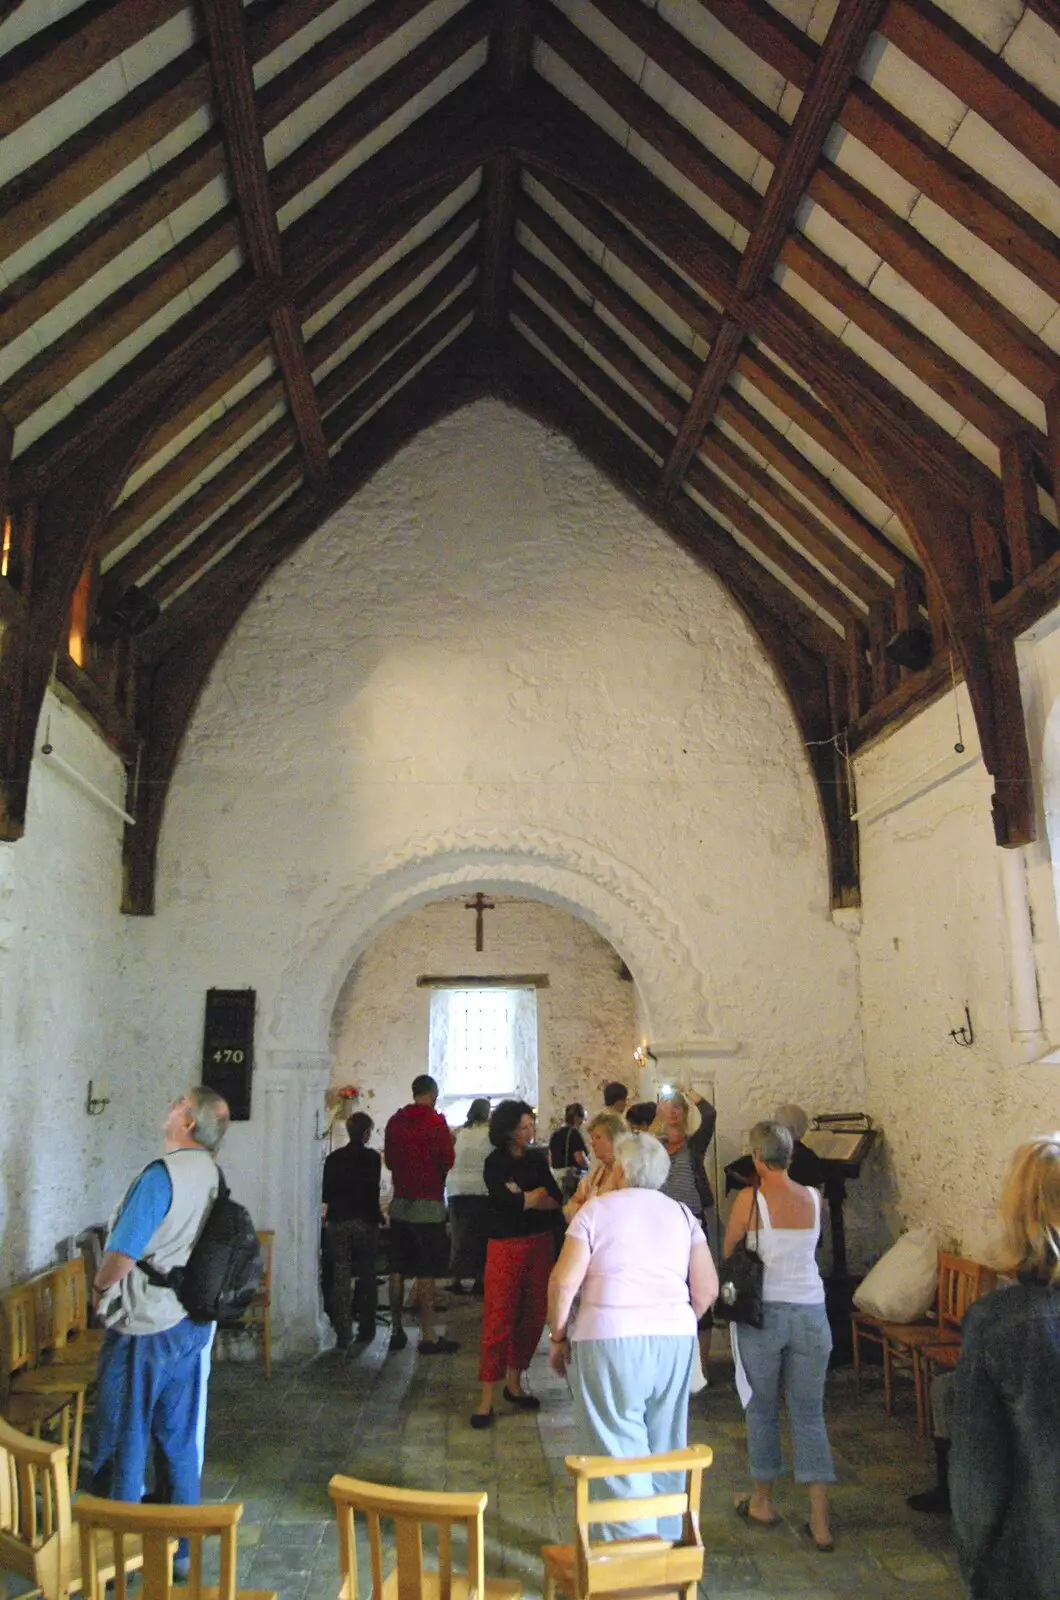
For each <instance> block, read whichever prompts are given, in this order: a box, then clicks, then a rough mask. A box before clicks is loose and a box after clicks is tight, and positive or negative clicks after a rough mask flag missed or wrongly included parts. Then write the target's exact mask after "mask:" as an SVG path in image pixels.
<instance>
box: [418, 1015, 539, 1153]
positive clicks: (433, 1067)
mask: <svg viewBox="0 0 1060 1600" xmlns="http://www.w3.org/2000/svg"><path fill="white" fill-rule="evenodd" d="M428 1038H429V1042H428V1049H427V1070H428V1072H429V1073H430V1074H431V1076H432V1078H434V1079H435V1080H436V1082H437V1084H438V1109H439V1111H440V1112H441V1113H442V1115H443V1116H444V1117H445V1118H446V1120H447V1121H448V1122H449V1123H450V1124H451V1125H452V1126H454V1127H455V1126H459V1124H461V1123H462V1122H464V1121H465V1119H466V1117H467V1113H468V1108H469V1106H470V1105H471V1102H472V1100H474V1099H476V1098H478V1097H479V1096H485V1097H486V1098H487V1099H488V1100H489V1101H490V1102H491V1104H493V1105H496V1104H497V1102H498V1101H500V1100H508V1099H514V1100H525V1101H526V1102H527V1104H528V1105H531V1106H534V1107H536V1106H537V1095H538V1051H537V991H536V989H534V988H512V989H498V988H494V987H490V988H481V989H476V988H462V989H441V988H439V989H432V991H431V1010H430V1026H429V1035H428Z"/></svg>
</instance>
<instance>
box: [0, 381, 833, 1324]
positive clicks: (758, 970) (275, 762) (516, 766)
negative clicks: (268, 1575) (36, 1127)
mask: <svg viewBox="0 0 1060 1600" xmlns="http://www.w3.org/2000/svg"><path fill="white" fill-rule="evenodd" d="M108 826H109V824H108ZM108 837H109V836H108ZM28 848H32V843H31V841H29V840H27V841H25V842H24V843H23V844H20V845H18V846H16V847H15V853H16V855H17V853H18V852H19V851H23V850H26V849H28ZM62 848H63V850H65V851H68V852H70V863H69V871H70V872H72V873H76V874H81V873H83V874H85V875H86V876H87V877H89V878H90V879H91V883H92V885H93V887H92V888H91V889H89V888H88V886H87V885H86V887H85V893H86V895H88V896H89V897H90V898H91V897H92V896H97V895H98V897H99V903H100V905H101V910H100V918H101V920H99V921H98V923H97V924H96V931H95V932H94V934H93V937H94V938H96V939H97V940H98V939H100V938H101V937H102V945H101V946H99V947H97V949H95V950H90V949H89V948H88V920H89V919H87V918H86V922H85V925H84V936H83V938H81V939H80V940H74V941H72V942H76V943H77V944H78V946H79V948H78V951H77V955H76V959H77V960H78V961H79V962H80V963H81V969H82V975H81V976H70V975H68V974H66V973H65V972H64V971H63V970H61V969H57V970H56V972H55V977H54V983H55V992H56V994H58V995H65V994H66V992H67V990H68V988H69V987H70V985H73V987H74V988H75V989H76V988H77V985H78V984H83V985H84V987H85V990H86V992H87V990H88V989H89V988H92V989H93V1005H94V1007H95V1010H96V1011H97V1012H98V1011H100V1010H102V1011H103V1012H104V1013H105V1014H107V1015H109V1008H110V1007H111V1005H113V1008H114V1016H113V1018H112V1019H111V1020H110V1021H109V1022H108V1023H107V1024H106V1025H107V1026H108V1027H111V1028H112V1029H113V1031H114V1033H115V1034H116V1035H117V1036H119V1037H120V1038H121V1040H122V1048H123V1053H122V1059H123V1060H125V1061H129V1062H134V1063H135V1065H131V1066H130V1067H129V1068H128V1072H129V1078H128V1082H129V1084H130V1085H131V1086H132V1089H133V1091H135V1092H133V1099H134V1101H135V1102H136V1104H137V1107H139V1105H140V1103H141V1101H146V1099H147V1098H149V1097H147V1096H144V1095H143V1094H141V1093H140V1092H139V1089H138V1085H139V1084H140V1083H141V1081H142V1077H143V1074H144V1072H145V1071H146V1070H147V1066H146V1064H148V1063H150V1064H151V1068H152V1070H154V1071H156V1072H159V1073H162V1074H163V1075H164V1073H165V1071H168V1070H169V1069H172V1071H173V1072H174V1073H175V1074H176V1075H177V1077H178V1078H179V1077H184V1076H192V1075H194V1074H195V1073H196V1072H197V1063H198V1060H199V1055H200V1049H201V1030H202V1006H203V996H204V992H205V990H206V989H207V988H208V987H209V986H210V985H219V986H224V987H238V986H240V985H251V986H252V987H254V988H255V989H256V990H257V992H258V1002H259V1011H258V1033H257V1040H258V1057H259V1069H258V1073H257V1076H256V1080H255V1100H254V1114H253V1119H252V1121H251V1122H250V1123H249V1124H244V1125H240V1126H236V1127H234V1128H233V1129H232V1130H231V1132H230V1134H229V1137H228V1140H227V1142H226V1146H225V1166H226V1171H227V1172H228V1175H229V1178H230V1180H231V1181H232V1183H233V1186H234V1187H236V1189H237V1192H239V1193H240V1194H241V1195H242V1196H243V1197H245V1199H246V1200H247V1202H248V1203H249V1204H250V1205H251V1206H252V1207H253V1208H254V1210H255V1214H256V1216H257V1217H258V1218H259V1220H260V1223H261V1225H263V1226H264V1225H272V1226H275V1227H276V1228H277V1230H278V1232H277V1257H276V1262H277V1268H276V1270H277V1303H278V1308H279V1311H280V1315H281V1317H286V1318H287V1319H288V1322H289V1328H288V1332H289V1333H290V1334H291V1337H292V1338H294V1339H297V1340H299V1341H302V1342H305V1341H306V1340H308V1339H309V1338H310V1337H312V1336H315V1335H314V1328H315V1325H316V1324H315V1314H311V1313H310V1309H309V1308H310V1304H311V1302H313V1303H314V1304H315V1291H314V1261H313V1257H314V1251H315V1234H314V1227H315V1224H314V1191H315V1185H316V1183H317V1181H318V1172H319V1166H318V1157H319V1146H317V1145H315V1144H314V1139H313V1134H314V1128H315V1118H316V1112H317V1110H318V1109H320V1108H321V1107H322V1103H323V1091H324V1088H325V1086H326V1084H327V1082H328V1081H329V1080H330V1077H331V1072H332V1062H331V1054H330V1039H329V1028H330V1023H331V1018H332V1015H333V1012H334V1008H335V1002H336V999H337V997H338V995H339V992H340V989H341V986H342V984H343V982H344V981H345V979H346V977H347V975H348V974H349V972H350V970H351V968H352V967H353V965H354V964H355V963H356V961H357V960H358V959H359V958H360V956H361V955H362V954H363V953H364V952H365V951H366V950H367V949H368V948H369V946H370V945H371V943H372V941H373V940H374V939H375V938H377V937H378V935H379V934H380V933H382V932H383V931H384V930H385V929H386V928H387V927H388V926H389V925H390V924H391V923H396V922H397V921H399V920H400V918H401V917H403V916H405V915H407V914H408V913H409V912H410V911H413V910H415V909H416V908H417V907H418V906H421V905H425V904H427V903H429V902H431V901H436V900H439V899H442V898H445V897H446V896H455V895H459V894H461V893H462V892H464V891H466V890H474V889H476V888H482V889H484V890H486V891H487V892H492V893H503V894H513V895H516V896H519V897H520V898H524V899H525V898H532V899H536V900H541V901H544V902H547V903H548V904H550V905H553V906H557V907H559V908H560V909H561V910H563V911H566V912H568V913H570V914H572V915H574V916H576V917H580V918H582V919H583V920H584V921H585V922H587V923H588V924H589V925H590V926H591V927H592V928H594V929H595V930H596V932H597V933H599V934H600V935H601V936H602V937H603V938H605V939H607V940H608V941H609V942H610V943H611V944H612V945H613V946H614V948H615V949H616V950H617V951H618V953H619V954H620V955H621V956H622V957H623V959H624V960H625V961H626V962H627V964H628V965H629V967H630V970H631V971H632V972H633V974H634V978H635V987H636V995H637V1005H638V1015H639V1018H640V1022H641V1026H642V1027H643V1029H644V1031H645V1032H646V1033H647V1034H648V1036H649V1037H650V1038H651V1039H653V1040H655V1041H660V1040H661V1041H669V1042H671V1043H673V1042H675V1041H676V1042H678V1043H681V1044H683V1045H684V1046H687V1044H688V1043H689V1041H691V1044H692V1046H693V1047H696V1048H699V1049H703V1048H706V1049H708V1050H714V1051H715V1052H719V1051H720V1052H721V1053H720V1054H717V1053H716V1054H714V1055H713V1056H712V1055H702V1054H700V1055H691V1056H690V1055H689V1054H688V1053H687V1050H686V1053H685V1054H684V1056H683V1057H679V1058H678V1060H677V1063H676V1066H671V1065H670V1064H669V1063H667V1064H666V1065H665V1071H666V1073H667V1075H669V1074H670V1072H671V1071H673V1072H674V1073H675V1075H676V1070H677V1067H680V1069H681V1075H682V1076H692V1077H693V1078H694V1079H696V1080H697V1081H700V1082H703V1083H709V1082H714V1083H715V1084H716V1095H717V1101H718V1106H719V1113H720V1123H719V1130H720V1131H719V1141H720V1147H721V1152H720V1153H721V1157H722V1159H728V1158H729V1157H730V1156H731V1155H733V1154H735V1153H736V1151H737V1149H738V1147H739V1143H740V1138H741V1134H742V1133H743V1131H744V1130H746V1129H747V1127H748V1126H749V1125H750V1123H751V1122H752V1121H753V1120H754V1119H755V1118H756V1117H757V1116H758V1115H760V1114H761V1113H762V1112H763V1110H767V1109H769V1108H771V1107H772V1106H773V1105H774V1104H775V1103H776V1101H777V1100H778V1098H780V1097H781V1096H784V1097H790V1096H794V1097H795V1098H797V1099H799V1100H801V1101H803V1102H804V1103H805V1104H807V1105H808V1106H809V1107H810V1108H811V1109H820V1108H822V1107H829V1106H834V1105H835V1104H836V1103H837V1102H839V1103H840V1104H846V1103H849V1102H850V1101H851V1100H852V1099H853V1100H854V1101H858V1100H860V1099H861V1098H862V1096H863V1094H864V1076H863V1068H862V1052H861V1037H860V1026H859V1017H858V995H857V964H856V952H855V948H854V943H853V940H852V937H851V936H850V935H849V934H848V933H847V932H845V931H843V930H841V929H840V928H837V927H836V926H835V925H834V924H833V923H832V920H831V917H830V915H829V910H828V882H827V871H826V857H825V843H824V837H823V831H822V828H821V823H820V818H819V813H818V809H817V803H816V797H815V794H814V790H813V787H812V783H811V779H810V775H809V770H808V766H807V763H806V760H805V755H804V752H803V750H802V749H801V747H800V744H799V739H798V734H797V730H796V727H795V724H794V721H793V719H792V717H791V714H790V711H789V708H788V706H787V703H786V701H785V699H784V696H783V694H782V692H781V690H780V688H779V687H778V684H777V682H776V680H775V678H774V675H773V673H772V670H771V668H770V666H769V664H768V662H767V661H766V659H765V657H764V656H763V654H762V653H761V651H760V649H759V647H758V645H757V642H756V641H755V639H754V637H753V635H752V634H751V632H750V630H749V629H748V627H747V626H746V624H745V622H744V620H743V618H742V617H741V615H740V614H739V612H738V611H737V610H736V608H735V607H734V606H733V604H732V603H731V601H730V600H729V599H728V597H727V596H726V594H725V593H724V591H723V590H722V588H721V587H720V585H718V584H717V583H716V582H715V581H714V580H713V579H712V578H711V577H710V576H709V575H708V574H706V573H704V572H703V571H701V570H700V569H699V568H697V567H696V565H695V564H694V563H693V562H692V561H691V560H690V559H689V558H688V557H687V556H685V555H684V554H683V553H681V552H680V551H678V550H677V549H675V547H674V546H673V544H672V543H671V541H669V540H668V539H667V538H666V537H665V536H664V535H663V534H662V533H660V532H659V531H658V530H657V529H656V528H655V527H654V526H653V525H652V524H651V523H650V522H648V521H647V519H646V518H644V517H643V516H642V515H640V514H639V513H638V512H637V511H635V510H633V509H632V508H631V507H630V506H629V505H628V504H627V503H626V502H625V501H624V500H623V498H622V497H621V496H620V495H619V494H618V493H617V492H616V491H615V490H613V489H612V488H611V487H610V486H609V485H608V484H607V483H606V482H605V481H604V480H603V479H602V478H601V477H600V476H599V474H598V473H597V472H596V471H595V470H594V469H593V468H592V467H590V466H589V465H588V464H587V463H586V462H585V461H584V460H583V459H582V458H581V457H580V456H579V455H578V453H577V452H576V451H575V450H574V449H573V448H572V447H571V445H570V444H569V443H568V442H567V441H566V440H565V439H564V438H562V437H561V436H559V435H557V434H553V433H551V432H549V431H547V430H545V429H544V428H542V427H540V426H538V425H537V424H536V423H533V422H531V421H529V420H528V419H526V418H525V417H523V416H522V415H520V414H519V413H517V412H515V411H513V410H511V409H509V408H507V407H506V406H504V405H501V404H499V403H495V402H483V403H481V404H478V405H475V406H472V407H469V408H468V409H466V410H464V411H463V412H461V413H459V414H457V415H455V416H453V417H452V418H450V419H448V420H447V421H445V422H443V423H441V424H439V425H438V426H436V427H435V428H433V429H431V430H430V431H429V432H427V433H425V434H423V435H422V436H421V437H420V438H419V439H417V440H416V441H415V442H414V443H413V444H412V445H410V446H409V447H408V448H407V449H406V450H405V451H403V452H402V453H401V455H399V456H398V457H397V458H396V459H395V460H394V461H393V462H392V463H391V464H390V465H389V466H388V467H387V468H385V469H384V470H383V471H382V472H380V473H379V474H378V475H377V476H376V477H375V479H374V480H373V481H372V483H371V484H369V485H368V486H366V488H365V489H364V490H362V492H361V493H360V494H359V495H358V496H357V497H355V499H354V500H352V501H351V502H350V503H349V504H348V505H347V506H346V507H345V508H344V509H343V510H342V511H341V512H340V513H338V514H337V515H336V516H334V517H333V518H332V519H331V520H330V521H329V523H328V524H327V525H326V526H325V527H324V528H323V529H322V530H320V532H319V533H318V534H317V535H316V536H315V537H314V538H312V539H311V540H310V541H308V543H307V544H306V545H305V546H304V547H303V549H302V550H300V551H299V552H298V553H297V554H296V555H295V556H294V557H293V558H292V559H291V560H290V561H289V562H288V563H286V564H285V566H284V567H283V568H282V569H281V570H280V571H279V572H277V573H276V574H275V575H274V576H273V578H272V579H271V580H270V582H269V583H268V584H267V585H266V587H265V588H264V589H263V591H262V592H261V594H260V595H259V596H258V597H257V598H256V600H255V601H254V603H253V604H252V605H251V606H250V608H249V609H248V612H247V614H246V616H245V617H244V619H243V621H242V623H241V624H240V626H239V627H238V628H237V630H236V631H235V633H234V635H233V637H232V638H231V639H230V641H229V642H228V644H227V646H226V649H225V650H224V652H223V654H222V656H221V658H220V660H219V663H218V666H217V668H216V670H215V672H214V674H213V676H212V678H211V681H210V683H209V685H208V686H207V689H206V692H205V694H204V696H203V699H202V702H201V705H200V707H199V710H198V713H197V715H196V717H195V719H194V722H193V725H192V727H191V730H190V733H189V736H188V739H187V741H186V745H185V749H184V751H183V754H182V759H181V762H180V765H179V767H178V771H177V775H176V779H175V782H174V785H173V789H172V793H171V796H170V802H169V809H168V812H167V818H166V824H165V828H164V831H163V837H162V847H161V859H160V874H159V883H158V899H157V905H158V911H157V915H156V916H155V917H154V918H152V919H147V920H144V921H133V922H131V923H129V924H127V925H126V927H125V929H124V930H123V931H124V939H123V941H122V942H123V944H124V946H125V951H124V957H123V959H124V967H123V969H122V970H121V971H120V972H118V973H115V974H113V975H111V973H110V971H109V968H110V961H109V958H108V957H107V956H106V955H105V950H106V937H107V935H106V934H104V935H102V936H101V935H100V934H99V932H98V929H99V928H103V929H106V928H107V927H108V926H109V925H110V924H108V922H107V918H108V917H111V918H116V912H115V911H114V907H115V905H116V903H117V868H116V864H115V863H110V862H108V863H107V865H106V867H105V868H104V867H103V865H102V864H101V863H100V862H99V861H98V860H96V859H94V858H93V857H92V855H91V847H90V846H86V845H85V844H84V843H82V842H81V841H80V839H79V840H78V842H77V844H76V846H75V844H74V841H73V839H72V838H71V837H66V838H64V840H63V841H62ZM86 848H88V849H89V854H88V855H86V854H85V853H84V852H85V850H86ZM116 848H117V844H116V839H115V841H114V849H115V851H116ZM91 903H92V904H93V906H94V905H96V904H97V901H96V900H95V899H92V900H91ZM49 904H51V902H49ZM87 904H88V900H86V906H87ZM42 914H43V915H44V916H45V917H47V915H48V912H47V911H46V910H43V908H42ZM497 915H498V914H497V913H494V914H493V916H494V918H496V917H497ZM469 921H470V919H469ZM71 959H74V956H73V954H71ZM100 963H104V964H106V965H107V967H108V974H107V981H104V980H103V976H102V974H100V973H99V972H98V971H97V968H98V965H99V964H100ZM96 982H98V988H97V987H95V984H96ZM102 1025H103V1024H101V1022H100V1020H99V1018H98V1016H96V1015H93V1016H92V1017H91V1018H90V1019H87V1018H86V1026H89V1027H90V1028H99V1027H100V1026H102ZM79 1034H80V1030H79V1029H78V1028H77V1027H76V1026H74V1025H73V1024H72V1025H71V1033H70V1041H71V1043H70V1045H69V1046H68V1049H70V1048H72V1041H73V1040H74V1039H75V1038H77V1037H79ZM43 1054H44V1052H43V1050H42V1051H41V1058H42V1059H41V1061H40V1066H41V1069H42V1070H43V1068H44V1065H45V1062H44V1060H43ZM137 1074H139V1076H137ZM80 1076H87V1074H84V1073H83V1072H82V1073H81V1074H80ZM162 1103H164V1101H163V1102H162ZM153 1113H154V1108H153V1109H152V1115H153ZM145 1126H146V1124H145ZM139 1138H142V1134H139V1135H138V1139H139ZM131 1143H135V1144H136V1153H138V1152H139V1148H140V1145H139V1143H137V1142H136V1141H131ZM131 1155H133V1152H132V1151H129V1152H123V1153H122V1158H121V1161H120V1162H119V1165H120V1167H121V1171H122V1173H124V1172H125V1171H126V1170H127V1168H128V1165H129V1157H130V1156H131ZM79 1181H80V1180H79Z"/></svg>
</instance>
